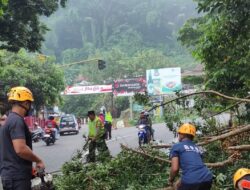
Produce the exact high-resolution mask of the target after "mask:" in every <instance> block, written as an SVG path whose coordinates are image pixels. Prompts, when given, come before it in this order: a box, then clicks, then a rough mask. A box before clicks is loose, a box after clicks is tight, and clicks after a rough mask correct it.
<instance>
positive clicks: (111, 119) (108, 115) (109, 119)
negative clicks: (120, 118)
mask: <svg viewBox="0 0 250 190" xmlns="http://www.w3.org/2000/svg"><path fill="white" fill-rule="evenodd" d="M105 121H107V122H110V123H112V121H113V118H112V115H111V113H110V112H107V113H106V115H105Z"/></svg>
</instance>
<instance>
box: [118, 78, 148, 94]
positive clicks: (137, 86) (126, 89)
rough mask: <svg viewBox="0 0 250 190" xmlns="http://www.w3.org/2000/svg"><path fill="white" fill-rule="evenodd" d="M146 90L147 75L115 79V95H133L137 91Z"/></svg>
mask: <svg viewBox="0 0 250 190" xmlns="http://www.w3.org/2000/svg"><path fill="white" fill-rule="evenodd" d="M145 91H146V79H145V77H138V78H132V79H120V80H114V85H113V93H114V95H115V96H133V95H134V94H135V93H139V92H145Z"/></svg>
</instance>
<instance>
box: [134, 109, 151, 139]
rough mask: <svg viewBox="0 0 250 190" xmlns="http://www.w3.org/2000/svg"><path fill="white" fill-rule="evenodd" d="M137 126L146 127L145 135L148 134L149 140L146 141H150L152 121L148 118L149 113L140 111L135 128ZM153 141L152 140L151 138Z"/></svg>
mask: <svg viewBox="0 0 250 190" xmlns="http://www.w3.org/2000/svg"><path fill="white" fill-rule="evenodd" d="M138 125H145V126H146V130H147V133H149V134H150V135H149V139H147V141H150V139H151V137H153V128H152V121H151V119H150V118H149V113H148V112H146V111H142V112H141V114H140V119H139V120H138V122H137V126H138ZM153 140H154V138H153Z"/></svg>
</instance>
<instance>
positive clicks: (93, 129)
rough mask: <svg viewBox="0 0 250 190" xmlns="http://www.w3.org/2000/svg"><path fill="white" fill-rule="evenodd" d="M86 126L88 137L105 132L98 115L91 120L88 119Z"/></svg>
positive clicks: (99, 135)
mask: <svg viewBox="0 0 250 190" xmlns="http://www.w3.org/2000/svg"><path fill="white" fill-rule="evenodd" d="M88 127H89V137H101V136H102V135H104V133H105V131H104V125H103V123H102V121H101V120H100V118H99V117H96V118H95V119H94V120H93V121H91V120H89V122H88ZM97 131H98V134H97Z"/></svg>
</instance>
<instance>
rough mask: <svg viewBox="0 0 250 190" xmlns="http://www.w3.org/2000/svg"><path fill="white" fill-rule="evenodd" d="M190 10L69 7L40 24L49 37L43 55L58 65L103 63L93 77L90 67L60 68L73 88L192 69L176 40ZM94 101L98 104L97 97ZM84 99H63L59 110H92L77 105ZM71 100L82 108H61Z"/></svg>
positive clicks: (153, 5)
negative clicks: (155, 71)
mask: <svg viewBox="0 0 250 190" xmlns="http://www.w3.org/2000/svg"><path fill="white" fill-rule="evenodd" d="M194 7H195V4H194V3H192V1H191V0H178V1H176V0H170V1H165V0H160V1H152V0H146V1H141V0H129V1H126V2H124V1H122V0H118V1H117V0H115V1H114V0H113V1H111V2H110V1H100V0H95V1H87V0H84V1H79V0H73V1H69V2H68V4H67V7H66V8H65V9H62V10H59V11H58V12H56V13H55V15H52V17H50V18H49V19H44V22H45V23H46V24H47V25H48V26H49V27H50V28H51V31H50V32H48V33H47V35H46V42H45V43H44V46H43V52H44V53H45V54H48V55H55V56H56V57H57V61H59V62H61V63H70V62H75V61H80V60H86V59H91V58H101V59H103V60H105V61H106V63H107V67H106V69H105V70H103V71H98V68H97V63H95V62H93V63H91V64H88V65H84V66H74V67H70V68H65V70H66V72H65V75H66V80H67V84H69V85H72V84H75V83H77V82H78V81H76V80H75V79H76V78H78V77H79V76H82V77H83V78H84V79H85V80H87V81H89V82H91V83H92V84H103V83H104V84H111V83H112V80H113V79H121V78H131V77H136V76H145V71H146V69H152V68H165V67H172V66H181V67H183V68H192V67H193V66H194V65H195V64H196V63H195V62H194V60H193V59H192V58H191V56H190V55H188V53H187V52H186V50H185V49H184V48H182V47H181V46H180V44H179V43H178V42H177V39H176V38H177V37H176V36H177V32H178V30H179V28H180V27H181V26H182V25H183V23H184V22H185V21H186V20H187V19H188V18H190V17H191V16H196V13H195V11H194ZM79 78H81V77H79ZM85 96H86V98H87V99H88V98H89V99H91V98H92V97H91V96H88V95H85ZM95 97H98V98H97V99H99V100H101V101H102V99H101V98H99V97H102V95H100V96H95ZM83 99H85V98H83V97H69V98H65V106H63V110H64V111H65V112H73V113H79V110H80V109H81V110H82V109H83V108H82V107H83V106H84V107H85V109H90V108H93V107H96V106H95V105H94V104H93V105H89V106H87V107H86V104H84V103H82V101H80V100H83ZM72 100H77V102H81V103H80V104H79V105H78V106H77V105H76V106H74V107H73V106H70V107H71V108H72V109H71V108H70V109H68V108H69V107H67V106H66V105H69V104H71V102H72ZM127 101H128V100H127ZM100 103H101V102H99V103H98V104H100ZM95 104H96V103H95ZM109 104H110V103H109ZM117 106H119V105H117V104H115V107H117ZM118 109H119V108H118Z"/></svg>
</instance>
